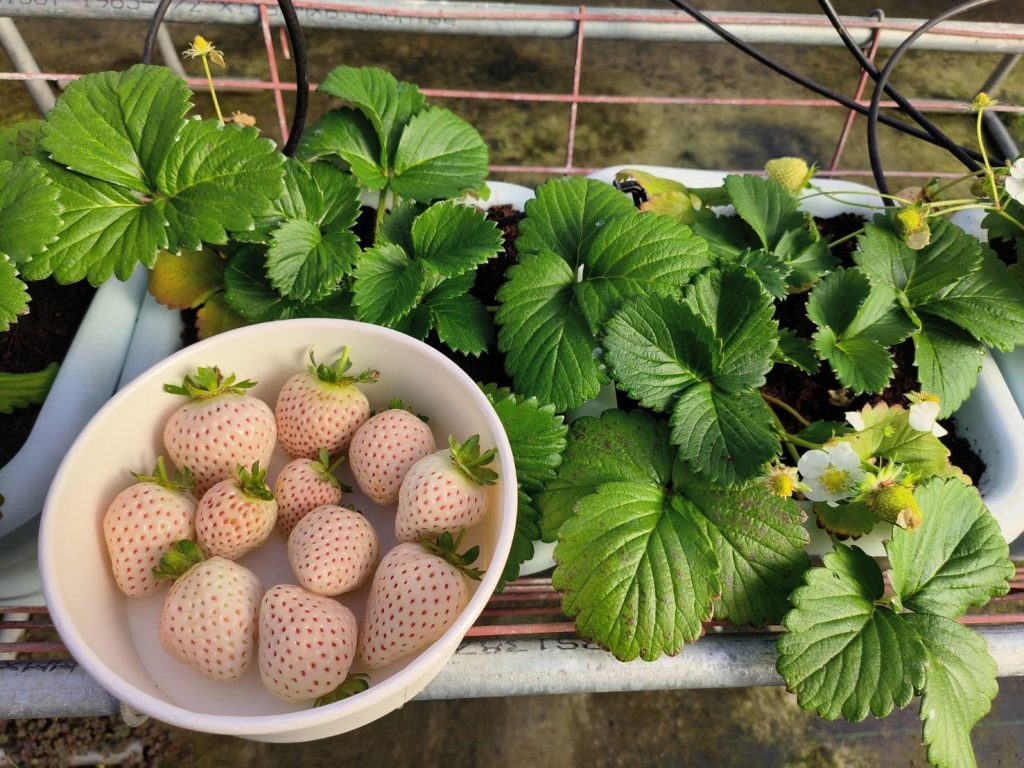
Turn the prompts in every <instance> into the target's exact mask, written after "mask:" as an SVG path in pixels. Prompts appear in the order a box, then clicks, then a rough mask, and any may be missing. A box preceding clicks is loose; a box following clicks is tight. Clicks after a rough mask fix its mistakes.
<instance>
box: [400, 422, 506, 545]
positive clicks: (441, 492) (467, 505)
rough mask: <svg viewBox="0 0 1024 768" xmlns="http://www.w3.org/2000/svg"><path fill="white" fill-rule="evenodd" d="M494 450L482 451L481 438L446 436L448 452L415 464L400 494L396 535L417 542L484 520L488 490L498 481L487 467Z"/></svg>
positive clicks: (438, 453) (403, 481) (432, 455)
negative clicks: (458, 440) (461, 439)
mask: <svg viewBox="0 0 1024 768" xmlns="http://www.w3.org/2000/svg"><path fill="white" fill-rule="evenodd" d="M495 454H496V451H495V449H494V448H491V449H490V450H489V451H486V452H484V453H483V454H481V453H480V436H479V435H473V436H472V437H470V438H469V439H468V440H466V442H464V443H458V442H456V441H455V438H454V437H452V436H449V437H448V450H446V451H438V452H437V453H432V454H430V455H429V456H427V457H426V458H425V459H420V460H419V461H417V462H416V463H415V464H414V465H413V466H412V468H411V469H410V470H409V472H408V473H407V474H406V476H405V479H404V480H402V488H401V490H400V491H399V493H398V513H397V514H396V515H395V536H396V537H398V540H399V541H419V540H420V539H421V538H424V537H425V538H433V537H435V536H437V535H439V534H441V533H455V532H456V531H459V530H462V529H463V528H469V527H470V526H471V525H475V524H476V523H478V522H480V521H481V520H482V519H483V517H484V515H486V514H487V488H486V486H488V485H494V483H495V482H496V481H497V479H498V475H497V473H495V472H494V470H492V469H489V468H488V467H486V466H485V465H486V464H489V463H491V462H492V461H493V460H494V456H495Z"/></svg>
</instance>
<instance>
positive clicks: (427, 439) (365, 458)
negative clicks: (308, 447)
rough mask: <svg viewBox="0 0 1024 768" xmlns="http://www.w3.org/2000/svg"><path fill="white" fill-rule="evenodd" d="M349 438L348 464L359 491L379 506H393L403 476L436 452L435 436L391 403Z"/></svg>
mask: <svg viewBox="0 0 1024 768" xmlns="http://www.w3.org/2000/svg"><path fill="white" fill-rule="evenodd" d="M389 405H390V406H391V407H390V408H389V409H388V410H386V411H384V412H383V413H378V414H377V415H376V416H373V417H371V418H370V419H368V420H367V421H366V423H365V424H363V426H361V427H360V428H359V429H358V430H357V431H356V434H355V437H353V438H352V445H350V446H349V449H348V462H349V465H350V466H351V467H352V474H353V475H354V476H355V478H356V484H357V485H358V486H359V489H360V490H361V491H362V492H363V493H365V494H366V495H367V496H369V497H370V498H371V499H372V500H373V501H375V502H376V503H378V504H394V503H395V502H396V501H398V490H399V488H401V487H402V480H403V479H404V478H405V474H406V473H407V472H408V471H409V468H410V467H412V465H413V464H415V463H416V462H417V461H419V460H420V459H422V458H424V457H425V456H429V455H430V454H431V453H433V452H434V451H435V450H437V444H436V443H435V442H434V433H433V432H431V431H430V427H428V426H427V425H426V424H424V423H423V420H422V419H420V418H419V417H418V416H416V415H415V414H412V413H410V412H409V411H407V410H405V409H404V408H402V404H401V402H400V401H399V402H392V403H390V404H389Z"/></svg>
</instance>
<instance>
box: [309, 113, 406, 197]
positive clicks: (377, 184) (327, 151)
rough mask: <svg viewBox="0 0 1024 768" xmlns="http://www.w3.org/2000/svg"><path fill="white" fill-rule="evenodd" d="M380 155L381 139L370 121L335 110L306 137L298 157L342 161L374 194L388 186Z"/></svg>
mask: <svg viewBox="0 0 1024 768" xmlns="http://www.w3.org/2000/svg"><path fill="white" fill-rule="evenodd" d="M380 153H381V151H380V140H379V139H378V138H377V136H376V133H375V131H374V127H373V125H372V124H371V123H370V121H369V120H367V119H366V118H365V117H364V116H363V115H362V114H360V113H359V112H356V111H355V110H351V109H335V110H332V111H331V112H328V113H326V114H325V115H324V116H323V117H321V118H320V119H319V120H317V121H316V123H314V124H313V126H312V127H310V129H309V130H307V131H306V132H305V133H304V134H303V135H302V140H301V141H300V142H299V146H298V149H297V150H296V153H295V154H296V156H297V157H299V158H300V159H302V160H318V159H321V158H338V160H340V161H341V165H342V167H343V168H344V169H345V170H348V171H351V172H352V175H353V176H355V177H356V179H358V180H359V183H360V184H361V185H362V186H364V187H366V188H367V189H369V190H371V191H372V190H378V189H383V188H384V187H386V186H387V184H388V174H387V168H386V167H382V166H381V165H380Z"/></svg>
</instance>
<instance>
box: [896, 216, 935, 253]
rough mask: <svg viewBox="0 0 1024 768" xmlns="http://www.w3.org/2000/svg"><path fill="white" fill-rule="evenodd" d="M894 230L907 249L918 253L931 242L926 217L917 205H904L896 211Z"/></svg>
mask: <svg viewBox="0 0 1024 768" xmlns="http://www.w3.org/2000/svg"><path fill="white" fill-rule="evenodd" d="M896 229H897V231H898V232H899V233H900V236H901V237H902V238H903V242H905V243H906V244H907V247H908V248H910V249H911V250H914V251H919V250H921V249H922V248H924V247H925V246H926V245H928V243H930V242H931V239H932V233H931V229H930V228H929V226H928V216H927V215H926V214H925V212H924V210H923V209H922V208H921V207H920V206H919V205H906V206H903V207H902V208H900V209H899V210H897V211H896Z"/></svg>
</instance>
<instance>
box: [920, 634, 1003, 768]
mask: <svg viewBox="0 0 1024 768" xmlns="http://www.w3.org/2000/svg"><path fill="white" fill-rule="evenodd" d="M903 619H904V622H905V623H906V625H907V626H908V627H910V628H911V629H913V630H914V631H915V632H917V635H918V637H919V638H920V640H921V643H922V645H923V646H924V649H925V661H926V665H925V684H924V692H923V693H922V695H921V710H920V714H919V717H920V718H921V720H922V721H924V743H925V744H926V745H927V746H928V762H929V763H931V764H932V765H934V766H937V768H975V766H977V761H976V760H975V758H974V749H973V748H972V746H971V729H972V728H973V727H974V725H975V723H977V722H978V721H979V720H981V718H983V717H984V716H985V715H986V714H988V711H989V709H991V707H992V700H993V699H995V697H996V694H997V693H999V685H998V684H997V683H996V663H995V661H993V659H992V657H991V656H989V654H988V645H987V644H986V643H985V638H983V637H981V636H980V635H978V634H976V633H974V632H972V631H971V630H969V629H967V627H964V626H961V625H960V624H958V623H957V622H955V621H951V620H950V619H947V618H944V617H942V616H930V615H927V614H908V615H906V616H904V617H903Z"/></svg>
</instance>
